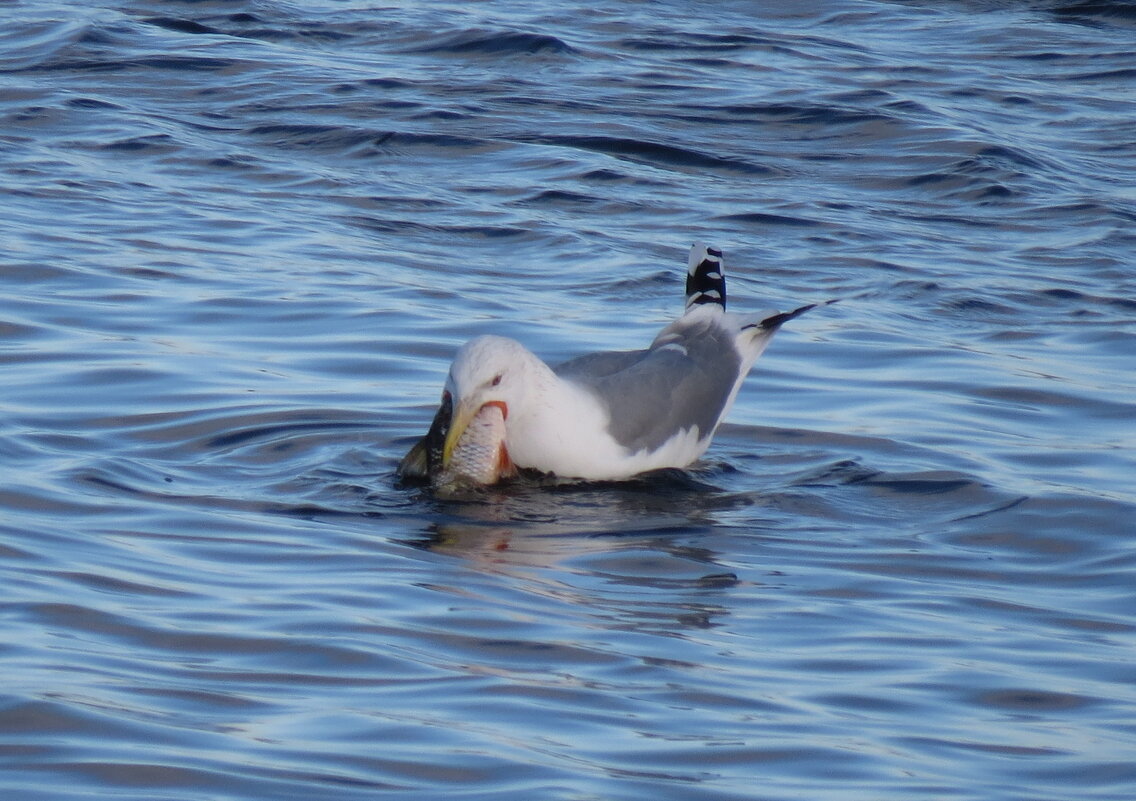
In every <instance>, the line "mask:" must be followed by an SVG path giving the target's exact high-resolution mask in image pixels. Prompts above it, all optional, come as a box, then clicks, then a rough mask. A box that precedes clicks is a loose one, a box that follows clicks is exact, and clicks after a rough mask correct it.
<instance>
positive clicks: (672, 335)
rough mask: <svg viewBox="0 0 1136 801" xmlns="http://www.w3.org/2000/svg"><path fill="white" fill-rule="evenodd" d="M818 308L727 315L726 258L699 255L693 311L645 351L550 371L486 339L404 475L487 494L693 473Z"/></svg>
mask: <svg viewBox="0 0 1136 801" xmlns="http://www.w3.org/2000/svg"><path fill="white" fill-rule="evenodd" d="M815 305H816V304H813V305H809V306H802V307H801V308H799V309H796V310H794V311H791V312H784V313H777V312H765V313H763V314H759V315H756V316H751V317H741V316H738V315H734V314H731V313H729V312H727V311H726V283H725V277H724V275H723V272H722V253H721V251H719V250H716V249H714V248H707V247H702V246H700V245H695V246H694V247H693V248H692V249H691V252H690V266H689V270H688V272H687V278H686V309H685V311H684V313H683V314H682V316H681V317H679V318H678V319H677V320H675V321H674V322H673V323H671V324H670V325H668V326H667V327H666V328H664V329H663V330H662V331H661V332H660V333H659V335H658V336H657V337H655V340H654V342H652V343H651V345H650V347H648V348H646V349H644V350H632V351H617V352H605V353H592V354H588V355H585V356H580V357H578V358H575V359H571V360H570V361H567V362H564V363H563V364H560V365H557V366H555V367H550V366H549V365H547V364H545V363H544V362H543V361H541V360H540V359H539V358H537V356H535V355H534V354H533V353H532V352H531V351H529V350H528V349H527V348H525V347H524V346H523V345H521V344H520V343H519V342H516V341H515V340H512V339H506V338H504V337H497V336H482V337H478V338H476V339H474V340H471V341H470V342H467V343H466V344H465V345H463V346H462V348H461V349H460V350H459V351H458V353H457V356H456V357H455V358H454V362H453V365H452V366H451V367H450V374H449V377H448V378H447V379H446V387H445V391H444V392H443V393H442V405H441V407H440V408H439V410H438V413H437V415H436V416H435V418H434V423H433V425H432V426H431V427H430V431H429V432H428V433H427V434H426V436H425V437H424V438H423V439H422V440H420V441H419V442H418V443H417V444H416V445H415V446H414V447H413V448H411V450H410V452H409V453H408V454H407V455H406V458H404V459H403V460H402V463H401V464H400V465H399V475H400V476H401V477H403V478H419V479H430V480H431V481H432V482H433V483H434V484H435V485H436V486H442V485H447V484H451V483H455V482H458V483H464V484H472V485H483V484H493V483H496V482H497V481H499V480H501V479H502V478H507V477H509V476H512V475H515V473H516V472H517V469H518V468H525V469H531V470H537V471H540V472H542V473H551V474H555V475H557V476H561V477H564V478H578V479H592V480H619V479H625V478H630V477H632V476H635V475H637V474H639V473H643V472H646V471H648V470H657V469H660V468H664V467H677V468H681V467H686V466H687V465H689V464H691V463H692V462H694V461H695V460H696V459H698V458H699V457H700V456H701V455H702V454H703V453H704V452H705V451H706V448H707V447H709V445H710V440H711V439H712V438H713V436H714V432H715V431H716V430H717V428H718V425H719V424H720V423H721V422H722V419H723V418H724V417H725V416H726V413H727V412H728V411H729V410H730V407H731V406H732V405H733V403H734V398H735V397H736V396H737V394H738V390H739V389H740V387H741V384H742V381H743V380H744V379H745V377H746V375H747V374H748V373H749V370H750V368H751V367H752V366H753V363H754V362H755V361H756V360H757V358H758V356H760V355H761V353H762V351H764V350H765V347H766V345H768V344H769V341H770V340H771V339H772V338H773V335H774V334H775V333H776V332H777V329H778V328H780V327H781V325H782V324H783V323H785V322H787V321H789V320H791V319H793V318H794V317H797V316H798V315H800V314H803V313H804V312H806V311H808V310H809V309H812V308H814V306H815Z"/></svg>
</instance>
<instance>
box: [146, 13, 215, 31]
mask: <svg viewBox="0 0 1136 801" xmlns="http://www.w3.org/2000/svg"><path fill="white" fill-rule="evenodd" d="M142 22H144V23H146V24H147V25H154V26H155V27H158V28H163V29H165V30H167V31H175V32H176V33H191V34H215V35H216V34H220V33H222V31H219V30H217V29H216V28H211V27H209V26H208V25H202V24H201V23H200V22H195V21H194V20H190V19H179V18H177V17H147V18H145V19H143V20H142Z"/></svg>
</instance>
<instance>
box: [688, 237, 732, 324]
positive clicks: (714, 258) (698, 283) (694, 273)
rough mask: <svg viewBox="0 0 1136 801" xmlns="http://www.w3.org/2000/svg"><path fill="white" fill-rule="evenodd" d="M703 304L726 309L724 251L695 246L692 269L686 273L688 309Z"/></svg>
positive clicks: (691, 253) (691, 261)
mask: <svg viewBox="0 0 1136 801" xmlns="http://www.w3.org/2000/svg"><path fill="white" fill-rule="evenodd" d="M701 303H716V304H718V305H719V306H721V307H722V308H725V307H726V276H725V273H723V271H722V251H721V250H719V249H718V248H711V247H705V246H703V245H698V244H695V245H694V246H693V247H692V248H691V249H690V268H689V269H688V270H687V272H686V308H688V309H689V308H690V307H691V306H696V305H698V304H701Z"/></svg>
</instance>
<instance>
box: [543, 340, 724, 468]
mask: <svg viewBox="0 0 1136 801" xmlns="http://www.w3.org/2000/svg"><path fill="white" fill-rule="evenodd" d="M554 369H555V371H556V372H557V374H558V375H560V376H561V377H562V378H567V379H569V380H571V381H574V382H576V383H578V384H581V385H583V386H585V387H587V388H588V389H589V390H591V391H592V392H594V393H595V395H596V396H597V397H598V398H599V400H600V402H601V403H603V405H604V406H605V407H606V408H607V410H608V413H609V415H610V423H609V424H608V433H610V434H611V435H612V437H613V438H615V440H616V441H617V442H618V443H619V444H620V445H623V446H624V447H626V448H628V449H629V450H631V451H639V450H644V449H646V450H654V449H656V448H658V447H660V446H661V445H662V444H663V443H665V442H666V441H667V440H668V439H670V438H671V437H673V436H674V435H675V434H677V433H679V432H680V431H682V430H684V429H690V428H693V427H697V428H698V432H699V438H704V437H708V436H710V435H711V434H712V433H713V432H714V429H715V428H716V427H717V425H718V421H719V419H720V418H721V416H722V413H723V411H724V410H725V406H726V401H727V400H729V397H730V393H731V391H732V390H733V387H734V384H735V382H736V381H737V379H738V372H739V370H740V369H741V358H740V357H739V356H738V352H737V349H736V348H735V347H734V342H733V335H732V334H731V333H730V332H729V331H728V330H727V329H726V328H725V327H724V326H722V325H720V324H718V323H717V322H716V321H713V320H711V321H705V320H703V321H697V322H695V321H689V320H685V319H680V320H678V321H677V322H676V323H674V324H672V325H671V326H670V327H669V328H667V329H666V330H665V331H664V332H663V333H662V334H660V336H659V338H658V339H656V340H655V342H654V343H653V344H652V345H651V347H650V348H648V349H647V350H638V351H622V352H616V353H596V354H589V355H587V356H581V357H579V358H578V359H573V360H571V361H569V362H565V363H564V364H562V365H560V366H559V367H556V368H554Z"/></svg>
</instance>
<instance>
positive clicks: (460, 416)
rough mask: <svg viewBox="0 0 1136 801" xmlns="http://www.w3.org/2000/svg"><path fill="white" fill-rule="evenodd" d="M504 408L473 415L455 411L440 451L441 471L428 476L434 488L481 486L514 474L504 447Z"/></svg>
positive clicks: (489, 407) (486, 407) (497, 405)
mask: <svg viewBox="0 0 1136 801" xmlns="http://www.w3.org/2000/svg"><path fill="white" fill-rule="evenodd" d="M507 415H508V407H506V406H505V404H504V403H501V402H500V401H491V402H489V403H486V404H483V405H482V406H481V407H480V408H478V409H477V410H476V411H473V412H472V413H470V411H466V410H463V409H461V408H460V407H459V410H458V413H457V415H455V418H454V420H453V421H452V423H451V425H450V428H449V431H448V432H447V434H446V438H445V443H444V445H443V448H442V456H441V470H440V471H438V472H437V473H432V474H431V478H432V480H433V483H434V486H435V487H451V486H454V485H460V486H484V485H489V484H496V483H497V482H498V481H500V480H501V479H503V478H508V477H510V476H513V475H515V474H516V468H515V467H514V466H513V463H512V460H511V459H510V458H509V451H508V449H507V448H506V447H505V418H506V416H507Z"/></svg>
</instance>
